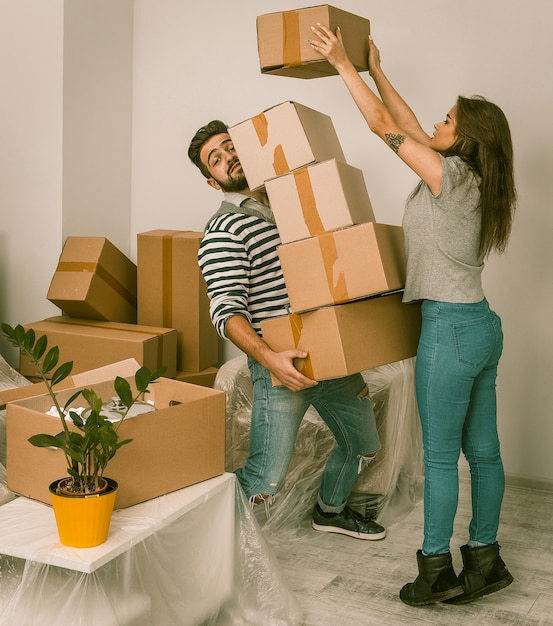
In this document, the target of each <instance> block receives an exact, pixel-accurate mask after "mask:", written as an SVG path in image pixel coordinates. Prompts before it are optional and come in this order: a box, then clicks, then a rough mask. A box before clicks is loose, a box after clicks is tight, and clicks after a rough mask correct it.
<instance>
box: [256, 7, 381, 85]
mask: <svg viewBox="0 0 553 626" xmlns="http://www.w3.org/2000/svg"><path fill="white" fill-rule="evenodd" d="M317 23H320V24H323V25H325V26H327V27H328V28H330V30H331V31H332V32H336V27H337V26H339V27H340V30H341V32H342V39H343V42H344V47H345V49H346V51H347V53H348V56H349V58H350V60H351V62H352V63H353V65H355V67H356V68H357V69H358V70H359V71H361V72H362V71H365V70H368V69H369V67H368V56H369V45H368V41H367V40H368V36H369V34H370V32H371V28H370V22H369V20H368V19H366V18H364V17H359V16H357V15H354V14H352V13H348V12H347V11H343V10H342V9H337V8H335V7H333V6H329V5H328V4H324V5H320V6H314V7H306V8H302V9H297V10H292V11H279V12H277V13H269V14H266V15H260V16H258V18H257V48H258V52H259V63H260V66H261V72H262V73H264V74H277V75H279V76H292V77H296V78H318V77H320V76H331V75H334V74H337V73H338V72H337V71H336V70H335V69H334V68H333V67H332V65H331V64H330V63H329V62H328V61H327V60H326V59H325V58H324V57H323V56H322V55H321V54H319V53H318V52H317V51H316V50H313V48H312V47H311V45H310V43H309V40H310V39H312V38H313V32H312V31H311V26H315V25H316V24H317Z"/></svg>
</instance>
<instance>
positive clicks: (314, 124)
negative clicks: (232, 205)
mask: <svg viewBox="0 0 553 626" xmlns="http://www.w3.org/2000/svg"><path fill="white" fill-rule="evenodd" d="M228 132H229V135H230V137H231V139H232V141H233V143H234V147H235V148H236V152H237V153H238V156H239V157H240V163H241V164H242V169H243V170H244V174H245V176H246V180H247V181H248V186H249V188H250V189H259V188H260V187H263V185H264V183H265V181H266V180H267V179H269V178H274V177H275V176H281V175H282V174H287V173H288V172H291V171H292V170H295V169H297V168H299V167H304V166H305V165H309V164H310V163H317V162H318V161H327V160H329V159H337V160H339V161H343V162H345V160H346V159H345V156H344V153H343V150H342V146H341V145H340V141H339V140H338V135H337V134H336V130H335V128H334V124H333V122H332V119H331V118H330V117H329V116H328V115H325V114H324V113H320V112H319V111H315V110H314V109H310V108H309V107H306V106H304V105H302V104H298V103H297V102H283V103H281V104H277V105H275V106H273V107H271V108H269V109H267V110H265V111H263V112H262V113H260V114H259V115H256V116H255V117H252V118H250V119H248V120H245V121H243V122H240V123H238V124H235V125H234V126H231V127H229V129H228Z"/></svg>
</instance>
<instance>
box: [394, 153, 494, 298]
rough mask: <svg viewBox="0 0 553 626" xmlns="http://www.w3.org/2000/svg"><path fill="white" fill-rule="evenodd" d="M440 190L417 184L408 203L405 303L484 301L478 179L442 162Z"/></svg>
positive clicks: (455, 163) (454, 160)
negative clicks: (434, 190)
mask: <svg viewBox="0 0 553 626" xmlns="http://www.w3.org/2000/svg"><path fill="white" fill-rule="evenodd" d="M441 159H442V164H443V177H442V187H441V190H440V192H439V193H438V195H436V196H433V195H432V192H431V191H430V189H429V187H428V185H426V184H425V183H424V182H421V183H420V184H419V186H418V187H417V188H416V189H415V191H414V192H413V194H412V195H411V196H410V198H409V199H408V200H407V203H406V209H405V214H404V217H403V230H404V233H405V245H406V251H407V279H406V285H405V292H404V295H403V301H404V302H413V301H416V300H423V299H426V300H438V301H442V302H461V303H470V302H479V301H480V300H482V299H483V298H484V292H483V290H482V270H483V269H484V259H483V257H482V255H481V254H479V252H478V247H479V242H480V228H481V227H480V206H479V204H480V191H479V183H480V180H479V178H478V177H477V176H476V175H475V174H474V172H473V171H472V169H471V168H470V167H469V166H468V165H467V164H466V163H465V162H464V161H463V160H462V159H460V158H459V157H443V156H441Z"/></svg>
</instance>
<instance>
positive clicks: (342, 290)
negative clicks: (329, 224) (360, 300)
mask: <svg viewBox="0 0 553 626" xmlns="http://www.w3.org/2000/svg"><path fill="white" fill-rule="evenodd" d="M317 239H318V241H319V247H320V249H321V255H322V258H323V265H324V269H325V273H326V280H327V283H328V288H329V289H330V293H331V295H332V298H333V301H334V303H337V302H347V301H348V300H349V294H348V288H347V285H346V277H345V276H344V272H341V271H339V269H338V271H336V270H337V267H336V263H337V261H338V260H339V255H338V248H337V247H336V239H335V237H334V233H333V232H329V233H324V234H323V235H319V236H318V237H317ZM335 274H336V277H335Z"/></svg>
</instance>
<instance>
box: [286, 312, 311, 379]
mask: <svg viewBox="0 0 553 626" xmlns="http://www.w3.org/2000/svg"><path fill="white" fill-rule="evenodd" d="M289 319H290V328H291V330H292V338H293V340H294V348H297V347H298V346H299V345H300V340H301V331H302V330H303V321H302V319H301V315H300V314H299V313H291V314H290V315H289ZM302 361H303V362H302V364H301V366H300V367H299V368H298V369H299V371H300V372H301V373H302V374H303V375H304V376H307V378H311V379H312V380H314V376H313V363H312V362H311V357H310V356H309V353H307V357H306V358H305V359H302Z"/></svg>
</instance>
